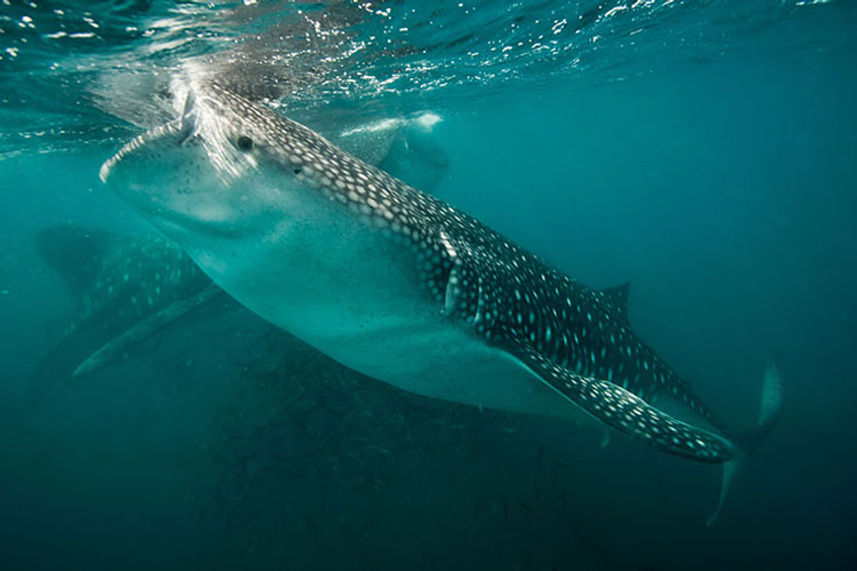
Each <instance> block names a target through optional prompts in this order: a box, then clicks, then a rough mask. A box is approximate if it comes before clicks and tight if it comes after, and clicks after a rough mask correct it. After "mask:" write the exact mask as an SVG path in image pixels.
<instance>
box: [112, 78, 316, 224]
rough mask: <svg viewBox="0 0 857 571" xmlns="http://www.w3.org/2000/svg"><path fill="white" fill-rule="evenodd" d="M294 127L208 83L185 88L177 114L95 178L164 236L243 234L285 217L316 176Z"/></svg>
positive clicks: (309, 152) (309, 151)
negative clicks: (295, 194)
mask: <svg viewBox="0 0 857 571" xmlns="http://www.w3.org/2000/svg"><path fill="white" fill-rule="evenodd" d="M301 129H302V127H301V126H299V125H297V124H293V123H292V122H291V121H289V120H288V119H285V118H283V117H280V116H278V115H276V114H275V113H273V112H268V111H267V109H264V108H262V107H261V106H258V105H253V106H247V105H246V104H245V101H244V100H243V99H241V98H239V97H236V96H233V95H232V94H231V93H230V92H229V91H227V90H225V89H221V88H219V87H218V86H217V85H212V86H207V88H206V89H205V90H200V91H198V92H193V91H191V93H190V94H189V95H188V98H187V103H186V104H185V108H184V112H183V113H182V116H181V117H180V118H179V119H177V120H174V121H172V122H170V123H167V124H164V125H161V126H158V127H154V128H152V129H150V130H149V131H147V132H145V133H143V134H142V135H140V136H138V137H136V138H135V139H133V140H132V141H130V142H129V143H128V144H126V145H125V146H124V147H122V148H121V149H120V150H119V151H118V152H117V153H116V154H115V155H114V156H113V157H111V158H110V159H108V160H107V161H106V162H105V163H104V164H103V165H102V167H101V171H100V177H101V179H102V180H103V181H104V182H105V183H107V184H108V185H109V186H110V187H111V188H113V189H114V190H115V191H116V192H117V193H118V194H119V195H120V196H121V197H122V198H123V199H125V200H127V201H128V202H130V203H132V204H133V205H134V206H135V207H136V208H137V209H138V210H139V211H141V212H142V213H143V214H144V216H146V217H147V218H149V219H150V220H151V221H152V222H154V223H155V225H156V226H158V227H160V228H161V230H163V231H164V232H165V233H167V234H168V235H174V237H178V236H175V234H176V233H182V232H184V231H187V230H192V231H193V232H194V233H195V234H201V235H219V236H222V235H246V234H249V233H253V232H256V231H257V230H258V229H259V228H265V227H269V226H270V224H276V223H278V221H279V219H282V218H283V216H287V215H288V204H289V200H288V199H287V197H288V195H289V193H290V192H291V191H293V190H294V189H295V188H296V187H302V188H303V187H306V186H307V185H308V184H309V185H312V183H313V182H314V179H315V178H318V176H319V175H318V171H317V170H315V171H314V170H313V169H312V168H311V166H310V164H311V162H312V159H310V157H314V156H315V155H314V150H313V149H310V148H308V147H307V145H305V144H304V143H303V140H304V137H301ZM315 160H317V159H315Z"/></svg>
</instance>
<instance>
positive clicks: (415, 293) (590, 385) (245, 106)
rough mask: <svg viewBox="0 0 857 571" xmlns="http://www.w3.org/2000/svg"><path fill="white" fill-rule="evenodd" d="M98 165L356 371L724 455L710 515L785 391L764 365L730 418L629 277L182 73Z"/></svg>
mask: <svg viewBox="0 0 857 571" xmlns="http://www.w3.org/2000/svg"><path fill="white" fill-rule="evenodd" d="M101 178H102V180H103V181H104V182H105V183H107V184H108V185H109V186H110V187H111V188H112V189H113V190H114V191H116V192H117V194H119V196H120V197H122V198H123V199H125V200H126V201H127V202H128V203H130V204H131V205H132V206H134V207H135V208H136V209H137V210H138V211H140V212H141V213H142V214H143V215H144V216H145V217H147V218H148V219H149V220H150V221H151V222H152V223H153V224H154V225H155V226H157V227H158V228H160V229H161V230H162V231H163V232H164V233H165V234H166V235H167V236H169V237H171V238H173V239H174V240H176V242H177V243H179V244H180V245H181V246H182V247H183V248H184V249H185V251H186V252H187V253H188V254H189V255H190V256H191V258H192V259H193V260H194V261H195V262H196V263H197V264H198V265H199V267H200V268H201V269H202V270H203V271H204V272H205V273H206V274H207V275H209V276H210V277H211V278H212V280H213V281H214V282H215V283H216V284H217V285H218V286H220V287H222V288H223V289H224V290H225V291H227V292H229V294H230V295H232V296H234V297H235V298H236V299H237V300H238V301H240V302H241V303H242V304H244V305H245V306H246V307H248V308H250V309H251V310H252V311H254V312H255V313H257V314H258V315H260V316H262V317H263V318H265V319H266V320H268V321H270V322H271V323H273V324H275V325H277V326H279V327H281V328H283V329H285V330H286V331H289V332H291V333H292V334H294V335H295V336H297V337H299V338H301V339H303V340H304V341H306V342H307V343H309V344H310V345H313V346H314V347H316V348H318V349H320V350H321V351H322V352H324V353H326V354H327V355H329V356H331V357H332V358H334V359H335V360H337V361H339V362H340V363H342V364H344V365H346V366H348V367H351V368H353V369H355V370H357V371H359V372H361V373H364V374H366V375H369V376H371V377H375V378H377V379H380V380H383V381H386V382H388V383H390V384H393V385H395V386H398V387H400V388H404V389H406V390H409V391H412V392H415V393H419V394H423V395H427V396H432V397H436V398H441V399H446V400H451V401H456V402H461V403H467V404H472V405H478V406H485V407H491V408H497V409H503V410H512V411H520V412H528V413H534V414H541V415H548V416H556V417H562V418H581V417H586V418H593V419H596V420H597V421H600V422H601V423H603V424H605V425H607V426H609V427H612V428H613V429H615V430H617V431H619V432H621V433H623V434H626V435H628V436H630V437H632V438H635V439H637V440H639V441H641V442H644V443H646V444H647V445H649V446H651V447H654V448H657V449H659V450H663V451H666V452H669V453H672V454H676V455H680V456H684V457H686V458H690V459H692V460H696V461H701V462H710V463H724V464H725V468H724V482H723V486H722V490H721V498H720V500H719V502H718V508H717V510H716V511H715V514H714V515H713V516H712V518H710V520H709V522H712V521H713V519H714V518H716V515H717V513H718V512H719V509H720V505H722V500H723V496H724V494H725V490H726V489H727V487H728V483H729V481H730V480H731V476H732V474H734V470H735V468H736V467H737V466H738V464H739V461H740V459H741V458H742V457H743V456H744V454H745V453H746V452H748V451H749V449H750V448H752V446H753V444H754V443H755V442H757V441H758V440H759V439H760V438H761V437H762V436H763V435H764V434H766V433H767V432H768V431H769V430H770V428H771V427H772V426H773V424H774V422H775V421H776V419H777V417H778V414H779V411H780V409H781V404H782V399H781V386H780V381H779V376H778V375H777V374H776V370H775V369H774V368H769V370H768V374H766V376H765V382H764V383H763V399H762V407H761V414H760V418H759V422H758V423H757V426H756V427H755V429H754V430H753V431H751V433H749V434H748V435H746V436H744V437H739V436H737V435H736V433H734V432H730V431H728V430H727V429H726V428H725V427H724V425H723V423H722V422H720V421H719V420H718V418H717V417H716V416H715V415H714V413H713V412H712V411H710V410H709V408H708V407H707V406H706V405H705V404H704V403H703V402H702V401H701V400H700V399H699V397H698V396H697V395H696V394H695V393H694V392H693V391H692V390H691V388H690V386H689V385H688V383H687V382H686V381H685V380H684V379H683V378H682V377H680V376H679V375H678V374H677V373H675V372H674V371H673V370H672V369H671V368H670V367H669V366H668V365H667V364H666V363H665V362H664V361H663V359H661V358H660V357H659V356H658V355H657V354H656V353H655V351H654V350H653V349H652V348H650V347H649V346H648V345H646V344H645V343H644V342H643V341H642V340H641V339H640V338H639V337H638V336H637V335H636V334H635V333H634V332H633V331H632V329H631V328H630V325H629V323H628V320H627V307H626V304H627V288H616V289H614V290H609V291H600V290H595V289H591V288H589V287H587V286H585V285H584V284H581V283H580V282H578V281H576V280H574V279H572V278H570V277H569V276H567V275H565V274H564V273H562V272H560V271H559V270H557V269H556V268H553V267H551V266H550V265H549V264H547V263H546V262H544V261H543V260H541V259H540V258H539V257H537V256H535V255H533V254H531V253H529V252H527V251H525V250H524V249H522V248H520V247H519V246H517V245H515V244H513V243H512V242H511V241H509V240H508V239H506V238H504V237H503V236H501V235H500V234H498V233H497V232H495V231H493V230H491V229H490V228H488V227H487V226H485V225H484V224H482V223H480V222H479V221H478V220H476V219H474V218H472V217H470V216H468V215H466V214H464V213H463V212H460V211H458V210H456V209H455V208H453V207H452V206H450V205H448V204H445V203H443V202H441V201H439V200H437V199H434V198H433V197H431V196H429V195H427V194H424V193H423V192H420V191H418V190H416V189H414V188H413V187H411V186H408V185H407V184H405V183H403V182H402V181H400V180H398V179H396V178H394V177H393V176H391V175H390V174H388V173H386V172H384V171H382V170H379V169H377V168H375V167H373V166H370V165H368V164H366V163H365V162H363V161H361V160H360V159H359V158H357V157H355V156H353V155H352V154H349V153H347V152H345V151H343V150H342V149H340V148H338V147H337V146H335V145H333V144H332V143H330V142H329V141H328V140H326V139H324V138H323V137H322V136H320V135H318V134H317V133H315V132H314V131H312V130H310V129H308V128H306V127H304V126H303V125H301V124H298V123H296V122H294V121H291V120H290V119H287V118H285V117H283V116H281V115H279V114H277V113H275V112H274V111H272V110H270V109H268V108H266V107H264V106H262V105H260V104H257V103H255V102H252V101H250V100H247V99H245V98H244V97H242V96H240V95H238V94H236V93H233V92H232V91H231V90H230V89H228V88H226V87H224V86H222V85H220V84H218V83H217V82H212V81H198V82H194V81H190V86H189V95H188V97H187V104H186V106H185V110H184V112H183V114H182V116H181V117H180V118H179V119H177V120H175V121H172V122H170V123H167V124H165V125H162V126H159V127H155V128H153V129H151V130H149V131H147V132H146V133H144V134H143V135H140V136H139V137H137V138H135V139H134V140H132V141H131V142H129V143H128V144H127V145H125V146H124V147H123V148H122V149H120V150H119V152H118V153H117V154H116V155H114V156H113V157H112V158H110V159H109V160H108V161H106V162H105V163H104V165H103V166H102V169H101ZM664 402H669V403H672V404H676V403H677V404H679V405H681V406H682V407H683V408H684V410H685V411H686V413H687V414H688V416H689V418H693V419H694V422H693V423H691V422H688V421H685V420H680V419H679V418H678V417H676V416H673V415H671V414H668V413H667V412H666V411H665V409H664V407H663V406H662V403H664Z"/></svg>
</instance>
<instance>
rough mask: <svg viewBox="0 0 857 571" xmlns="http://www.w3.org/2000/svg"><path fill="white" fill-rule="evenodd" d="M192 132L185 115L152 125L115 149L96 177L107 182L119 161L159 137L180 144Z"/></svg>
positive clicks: (191, 124)
mask: <svg viewBox="0 0 857 571" xmlns="http://www.w3.org/2000/svg"><path fill="white" fill-rule="evenodd" d="M192 132H193V123H192V122H191V121H189V120H188V117H186V116H185V117H182V118H179V119H175V120H173V121H170V122H169V123H164V124H162V125H158V126H156V127H152V128H151V129H149V130H148V131H146V132H145V133H142V134H140V135H137V136H136V137H134V138H133V139H131V140H130V141H128V142H127V143H125V145H123V146H122V148H120V149H119V150H118V151H116V153H115V154H114V155H113V156H112V157H110V158H109V159H107V160H106V161H104V163H103V164H102V165H101V168H100V169H99V171H98V178H100V179H101V182H103V183H107V181H108V179H109V178H110V175H111V174H112V172H113V171H114V169H115V167H116V166H117V165H118V164H119V163H120V162H122V161H123V160H124V159H125V158H126V157H128V156H129V155H131V154H132V153H134V152H136V151H138V150H139V149H141V148H143V147H145V146H146V145H150V144H154V143H156V142H158V141H159V140H160V139H167V138H170V137H172V138H175V143H176V144H177V145H181V144H184V143H185V142H186V141H187V140H188V138H189V137H190V136H191V134H192Z"/></svg>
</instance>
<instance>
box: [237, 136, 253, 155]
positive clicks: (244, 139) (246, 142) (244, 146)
mask: <svg viewBox="0 0 857 571" xmlns="http://www.w3.org/2000/svg"><path fill="white" fill-rule="evenodd" d="M235 146H236V147H238V148H239V149H241V150H242V151H249V150H251V149H253V139H251V138H250V137H248V136H246V135H241V136H240V137H238V140H236V141H235Z"/></svg>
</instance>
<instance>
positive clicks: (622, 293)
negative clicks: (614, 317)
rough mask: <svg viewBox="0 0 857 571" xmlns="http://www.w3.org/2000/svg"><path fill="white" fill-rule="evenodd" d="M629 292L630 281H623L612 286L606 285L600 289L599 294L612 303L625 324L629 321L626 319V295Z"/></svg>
mask: <svg viewBox="0 0 857 571" xmlns="http://www.w3.org/2000/svg"><path fill="white" fill-rule="evenodd" d="M630 293H631V282H625V283H623V284H620V285H617V286H613V287H606V288H604V289H602V290H601V294H602V295H603V296H604V298H605V299H606V300H607V301H609V302H610V303H612V304H613V306H614V307H615V308H616V311H617V312H618V314H619V317H621V318H622V320H623V322H624V323H625V325H628V324H629V323H630V322H629V321H628V296H629V295H630Z"/></svg>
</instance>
